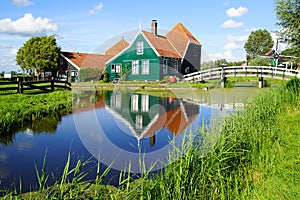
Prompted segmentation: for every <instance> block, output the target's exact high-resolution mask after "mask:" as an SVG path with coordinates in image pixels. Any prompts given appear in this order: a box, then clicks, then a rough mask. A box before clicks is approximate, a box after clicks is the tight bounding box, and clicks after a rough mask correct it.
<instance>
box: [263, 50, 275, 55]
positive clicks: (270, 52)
mask: <svg viewBox="0 0 300 200" xmlns="http://www.w3.org/2000/svg"><path fill="white" fill-rule="evenodd" d="M274 53H275V50H270V51H268V52H267V53H265V56H272V55H273V54H274Z"/></svg>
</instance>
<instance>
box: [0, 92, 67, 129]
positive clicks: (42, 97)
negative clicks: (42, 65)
mask: <svg viewBox="0 0 300 200" xmlns="http://www.w3.org/2000/svg"><path fill="white" fill-rule="evenodd" d="M71 111H72V93H71V92H70V91H65V90H64V91H62V90H61V91H55V92H52V93H44V94H35V95H30V94H13V95H0V116H1V118H0V134H5V133H10V132H13V131H14V130H15V129H16V128H18V127H19V128H21V127H22V126H24V125H25V124H27V123H32V122H34V121H37V120H40V119H42V118H43V117H46V116H48V115H53V113H55V114H64V113H70V112H71Z"/></svg>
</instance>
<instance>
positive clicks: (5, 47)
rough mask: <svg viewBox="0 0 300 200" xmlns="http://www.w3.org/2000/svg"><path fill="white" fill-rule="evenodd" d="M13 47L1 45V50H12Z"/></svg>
mask: <svg viewBox="0 0 300 200" xmlns="http://www.w3.org/2000/svg"><path fill="white" fill-rule="evenodd" d="M11 48H12V46H11V45H6V44H0V49H11Z"/></svg>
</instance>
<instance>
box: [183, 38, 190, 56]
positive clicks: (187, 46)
mask: <svg viewBox="0 0 300 200" xmlns="http://www.w3.org/2000/svg"><path fill="white" fill-rule="evenodd" d="M190 44H191V41H190V40H189V41H188V43H187V45H186V47H185V50H184V54H183V57H182V58H185V55H186V52H187V50H188V48H189V46H190Z"/></svg>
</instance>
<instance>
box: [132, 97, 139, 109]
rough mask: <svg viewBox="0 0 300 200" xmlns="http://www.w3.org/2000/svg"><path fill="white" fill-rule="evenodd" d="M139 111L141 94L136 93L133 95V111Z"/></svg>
mask: <svg viewBox="0 0 300 200" xmlns="http://www.w3.org/2000/svg"><path fill="white" fill-rule="evenodd" d="M138 111H139V95H137V94H134V95H132V96H131V112H138Z"/></svg>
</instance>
